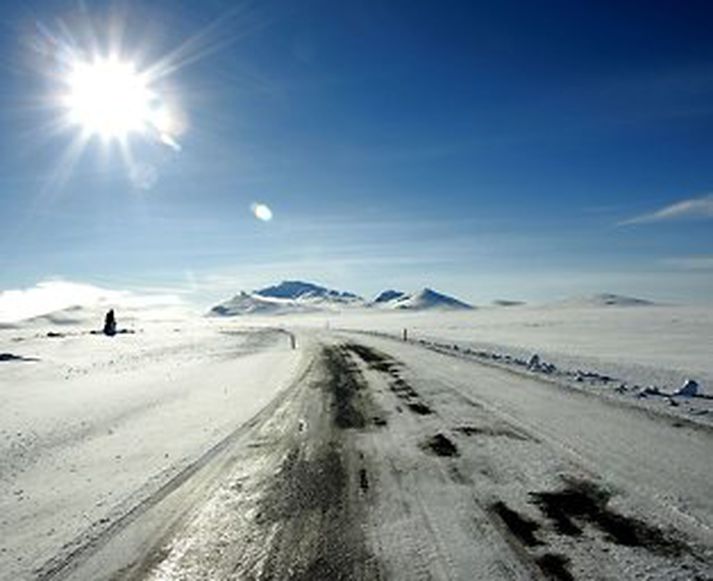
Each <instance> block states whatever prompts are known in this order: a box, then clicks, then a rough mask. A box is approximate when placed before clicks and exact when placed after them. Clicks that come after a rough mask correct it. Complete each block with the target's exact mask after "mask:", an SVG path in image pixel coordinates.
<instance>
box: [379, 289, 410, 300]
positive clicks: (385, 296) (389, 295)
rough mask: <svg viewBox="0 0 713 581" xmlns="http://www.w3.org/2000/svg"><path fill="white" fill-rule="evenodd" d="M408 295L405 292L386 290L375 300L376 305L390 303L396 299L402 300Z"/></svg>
mask: <svg viewBox="0 0 713 581" xmlns="http://www.w3.org/2000/svg"><path fill="white" fill-rule="evenodd" d="M405 296H406V293H404V292H403V291H398V290H393V289H389V290H385V291H382V292H380V293H379V294H378V295H377V297H376V298H375V299H374V302H375V303H388V302H390V301H393V300H395V299H400V298H402V297H405Z"/></svg>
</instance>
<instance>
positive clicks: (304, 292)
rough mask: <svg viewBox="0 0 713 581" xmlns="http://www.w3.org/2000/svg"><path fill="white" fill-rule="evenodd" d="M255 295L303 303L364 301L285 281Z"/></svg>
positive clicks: (338, 292)
mask: <svg viewBox="0 0 713 581" xmlns="http://www.w3.org/2000/svg"><path fill="white" fill-rule="evenodd" d="M254 294H256V295H259V296H261V297H265V298H273V299H288V300H299V301H303V302H304V301H309V302H320V301H329V302H337V303H355V302H363V300H364V299H362V298H361V297H359V296H357V295H355V294H354V293H350V292H345V291H338V290H334V289H330V288H326V287H323V286H319V285H317V284H314V283H311V282H303V281H300V280H284V281H282V282H281V283H280V284H277V285H274V286H269V287H266V288H264V289H260V290H257V291H255V292H254Z"/></svg>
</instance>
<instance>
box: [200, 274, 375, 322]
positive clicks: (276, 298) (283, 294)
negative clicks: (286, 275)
mask: <svg viewBox="0 0 713 581" xmlns="http://www.w3.org/2000/svg"><path fill="white" fill-rule="evenodd" d="M365 304H366V303H365V302H364V299H362V298H361V297H359V296H357V295H355V294H354V293H350V292H344V291H338V290H334V289H330V288H326V287H323V286H319V285H316V284H313V283H311V282H303V281H299V280H285V281H282V282H281V283H280V284H277V285H274V286H269V287H266V288H263V289H259V290H255V291H252V292H250V293H247V292H244V291H243V292H240V293H238V294H237V295H235V296H234V297H233V298H231V299H228V300H227V301H224V302H222V303H220V304H218V305H216V306H214V307H213V308H212V309H211V310H210V313H209V314H211V315H217V316H224V317H232V316H237V315H287V314H294V313H311V312H316V311H323V310H333V309H338V308H343V307H360V306H364V305H365Z"/></svg>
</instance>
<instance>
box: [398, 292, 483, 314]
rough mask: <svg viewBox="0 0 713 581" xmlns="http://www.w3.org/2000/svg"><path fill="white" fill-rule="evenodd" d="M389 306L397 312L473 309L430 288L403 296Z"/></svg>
mask: <svg viewBox="0 0 713 581" xmlns="http://www.w3.org/2000/svg"><path fill="white" fill-rule="evenodd" d="M389 304H390V306H391V307H392V308H394V309H399V310H412V311H423V310H431V309H433V310H470V309H472V308H474V307H473V306H472V305H469V304H468V303H464V302H463V301H459V300H458V299H456V298H453V297H449V296H448V295H444V294H442V293H439V292H436V291H434V290H433V289H430V288H424V289H423V290H420V291H419V292H417V293H416V294H413V295H404V296H402V297H401V298H398V299H395V300H393V301H390V303H389Z"/></svg>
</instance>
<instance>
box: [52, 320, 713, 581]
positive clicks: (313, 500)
mask: <svg viewBox="0 0 713 581" xmlns="http://www.w3.org/2000/svg"><path fill="white" fill-rule="evenodd" d="M298 345H299V348H300V349H301V350H303V352H304V358H305V360H306V361H307V362H308V365H306V366H303V367H301V369H302V372H301V375H300V376H299V377H297V378H296V379H295V381H294V382H293V383H292V385H291V386H290V387H289V388H287V389H286V390H285V391H283V392H281V393H280V395H279V396H278V397H277V398H276V399H275V400H274V401H273V402H272V403H271V404H270V405H269V406H267V407H266V408H265V409H264V410H263V411H262V412H261V413H260V414H259V415H257V416H255V417H254V418H253V419H252V420H251V421H250V422H248V423H247V424H245V425H243V426H242V427H240V429H238V430H236V432H235V433H233V434H232V435H231V436H230V437H229V438H228V439H226V440H225V441H224V443H223V444H221V445H219V446H217V447H216V448H214V449H212V450H211V451H210V453H209V454H206V456H205V457H204V459H203V460H202V461H201V462H199V463H197V464H196V465H195V466H194V467H193V468H192V469H191V470H190V471H189V472H187V473H184V474H182V475H180V476H181V477H180V479H178V480H176V481H174V482H172V483H169V484H167V486H166V487H165V488H164V489H163V490H162V491H161V492H160V494H159V495H157V496H156V497H155V498H153V499H150V500H149V501H148V502H146V503H145V504H144V505H142V506H141V507H137V508H136V509H135V511H134V512H133V513H132V514H131V515H127V517H126V518H124V519H119V520H118V521H117V522H116V523H115V525H114V526H113V527H110V528H108V529H106V530H105V531H104V533H103V534H102V535H99V536H95V537H93V538H92V539H91V542H86V543H84V544H83V545H81V546H80V547H79V549H78V550H76V551H74V552H73V553H70V554H63V555H61V556H58V558H55V559H52V560H50V561H48V562H47V563H46V564H45V566H44V567H43V568H41V569H40V570H38V577H40V578H43V579H102V578H111V579H121V578H123V579H155V580H166V579H304V580H307V579H310V580H314V579H404V580H407V579H408V580H414V579H532V578H549V579H560V580H566V579H640V578H647V579H693V578H700V579H705V578H713V566H712V565H711V563H713V528H712V527H713V498H712V497H711V494H710V486H709V483H710V480H711V466H713V447H712V446H711V444H712V438H711V433H710V432H709V431H706V430H704V429H700V428H695V427H693V426H688V425H686V424H683V423H676V422H673V421H672V420H670V419H665V418H663V417H657V416H655V415H652V414H648V413H645V412H642V411H637V410H634V409H631V408H625V407H618V406H616V405H614V404H613V403H612V402H610V401H605V400H602V399H599V398H597V397H596V396H591V395H586V394H583V393H580V392H577V391H573V390H566V389H564V388H562V387H558V386H556V385H552V384H548V383H544V382H541V381H539V380H537V379H536V378H532V377H527V376H524V375H521V374H516V373H512V372H508V371H505V370H502V369H495V368H491V367H487V366H483V365H481V364H479V363H477V362H474V361H470V360H467V359H463V358H458V357H453V356H449V355H446V354H442V353H437V352H434V351H431V350H428V349H426V348H424V347H423V346H419V345H415V344H410V343H403V342H399V341H395V340H391V339H386V338H379V337H374V336H369V335H365V334H361V333H339V332H327V331H319V332H314V331H312V332H301V333H300V334H299V335H298Z"/></svg>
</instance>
